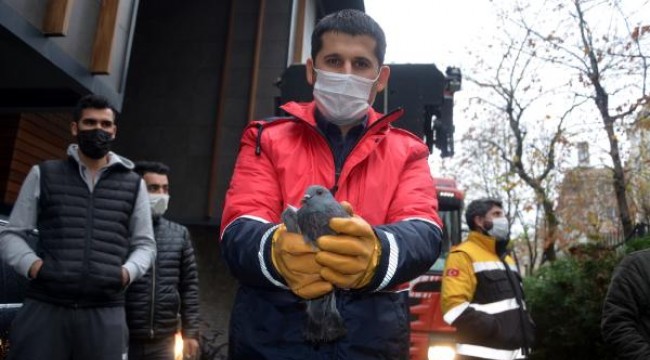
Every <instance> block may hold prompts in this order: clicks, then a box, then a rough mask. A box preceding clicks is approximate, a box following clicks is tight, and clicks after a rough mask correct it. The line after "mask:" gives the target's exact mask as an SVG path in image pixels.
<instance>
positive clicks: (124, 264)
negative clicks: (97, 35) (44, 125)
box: [0, 95, 156, 360]
mask: <svg viewBox="0 0 650 360" xmlns="http://www.w3.org/2000/svg"><path fill="white" fill-rule="evenodd" d="M73 117H74V118H73V122H72V123H71V132H72V135H73V136H75V137H76V138H77V141H78V144H72V145H70V146H69V147H68V151H67V153H68V159H66V160H49V161H45V162H43V163H41V164H39V165H36V166H34V167H33V168H32V169H31V171H30V172H29V174H28V175H27V178H26V179H25V181H24V182H23V186H22V188H21V190H20V194H19V196H18V199H17V200H16V203H15V205H14V208H13V210H12V213H11V216H10V218H9V224H8V226H7V227H6V228H5V229H4V230H3V231H2V232H0V255H1V256H2V260H4V261H5V262H7V263H8V264H9V265H10V266H12V267H13V268H14V270H15V271H17V272H18V273H19V274H22V275H24V276H25V277H27V278H29V279H30V280H31V281H30V282H29V285H28V289H27V293H26V300H25V302H24V304H23V307H22V309H21V310H20V312H19V313H18V315H17V316H16V319H15V320H14V322H13V324H12V329H11V334H10V341H11V349H10V351H9V359H52V360H81V359H96V360H122V359H125V358H126V356H127V346H128V329H127V326H126V321H125V313H124V289H125V287H126V286H127V285H128V284H129V283H131V282H132V281H134V280H135V279H137V278H139V277H141V276H142V275H143V274H144V273H146V271H147V270H148V269H149V267H150V266H151V264H152V261H153V260H154V258H155V254H156V245H155V242H154V238H153V230H152V225H151V211H150V206H149V200H148V196H147V189H146V186H145V184H144V182H143V181H142V179H141V178H140V177H139V176H138V175H137V174H136V173H134V172H133V171H132V169H133V163H132V162H131V161H130V160H128V159H126V158H123V157H121V156H119V155H117V154H115V153H113V152H111V151H110V147H111V143H112V141H113V139H114V138H115V134H116V131H117V126H116V124H115V111H114V110H113V108H112V107H111V105H110V104H109V103H108V101H107V100H106V99H105V98H103V97H101V96H97V95H88V96H86V97H84V98H82V99H81V100H80V101H79V103H78V104H77V107H76V109H75V111H74V114H73ZM30 229H37V230H38V232H39V240H38V242H37V244H36V248H35V249H32V248H30V247H29V246H28V245H27V243H26V242H25V240H24V239H25V230H30Z"/></svg>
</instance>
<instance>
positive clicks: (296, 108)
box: [280, 101, 404, 131]
mask: <svg viewBox="0 0 650 360" xmlns="http://www.w3.org/2000/svg"><path fill="white" fill-rule="evenodd" d="M280 108H281V109H282V110H284V111H286V112H287V113H289V114H290V115H292V116H295V117H296V118H297V119H299V120H302V121H304V122H306V123H308V124H309V125H311V126H317V125H316V117H315V116H316V102H314V101H311V102H307V103H298V102H294V101H290V102H288V103H286V104H284V105H282V106H281V107H280ZM403 113H404V109H402V108H398V109H397V110H394V111H391V112H390V113H388V114H386V115H384V114H382V113H380V112H377V111H375V109H373V108H372V107H370V108H369V109H368V126H367V128H368V129H381V128H383V127H384V126H385V125H388V124H390V123H392V122H393V121H395V120H397V119H399V118H400V117H401V116H402V114H403ZM373 131H377V130H373Z"/></svg>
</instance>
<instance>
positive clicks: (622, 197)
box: [603, 118, 634, 238]
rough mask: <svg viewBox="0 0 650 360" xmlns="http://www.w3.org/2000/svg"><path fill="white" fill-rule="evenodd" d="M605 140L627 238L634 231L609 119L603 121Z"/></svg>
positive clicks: (616, 145)
mask: <svg viewBox="0 0 650 360" xmlns="http://www.w3.org/2000/svg"><path fill="white" fill-rule="evenodd" d="M603 121H604V123H605V130H606V131H607V138H608V139H609V155H610V156H611V158H612V163H613V164H614V184H613V185H614V193H615V194H616V203H617V205H618V213H619V218H620V221H621V225H622V226H623V233H624V236H625V237H626V238H627V237H628V236H630V235H631V234H632V232H633V231H634V224H633V223H632V218H631V217H630V208H629V206H628V204H627V189H626V187H625V172H624V170H623V165H622V162H621V155H620V153H619V151H618V139H617V138H616V134H615V133H614V122H613V121H612V120H611V119H610V118H604V119H603Z"/></svg>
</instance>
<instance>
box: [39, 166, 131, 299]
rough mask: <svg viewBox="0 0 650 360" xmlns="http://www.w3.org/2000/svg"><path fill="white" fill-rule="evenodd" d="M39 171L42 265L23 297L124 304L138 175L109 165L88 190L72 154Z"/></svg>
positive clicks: (40, 254) (40, 168)
mask: <svg viewBox="0 0 650 360" xmlns="http://www.w3.org/2000/svg"><path fill="white" fill-rule="evenodd" d="M39 170H40V177H41V182H40V192H41V194H40V200H39V214H38V231H39V235H40V240H39V241H38V246H37V249H36V251H37V253H38V255H39V256H40V257H41V258H42V259H43V267H42V268H41V270H40V272H39V275H38V277H37V279H36V280H34V281H31V282H30V286H29V288H28V291H27V296H28V297H32V298H35V299H39V300H42V301H46V302H50V303H55V304H60V305H66V306H74V307H77V306H78V307H86V306H111V305H120V304H123V303H124V293H123V289H122V265H123V264H124V262H125V261H126V258H127V255H128V253H129V236H130V233H129V222H130V218H131V214H132V212H133V208H134V205H135V199H136V197H137V194H138V190H139V185H140V177H139V176H138V175H137V174H135V173H134V172H132V171H131V170H129V169H126V168H124V167H122V166H119V165H118V166H112V167H110V168H109V169H107V170H105V172H104V173H103V174H102V176H101V178H100V179H99V180H98V181H97V184H96V185H95V188H94V190H93V192H92V193H91V192H90V191H89V190H88V186H87V185H86V183H85V182H84V181H83V179H82V178H81V175H80V174H79V165H78V164H77V162H76V161H75V160H74V159H72V158H69V159H68V160H51V161H45V162H43V163H42V164H40V165H39Z"/></svg>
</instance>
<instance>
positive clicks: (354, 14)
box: [311, 9, 386, 65]
mask: <svg viewBox="0 0 650 360" xmlns="http://www.w3.org/2000/svg"><path fill="white" fill-rule="evenodd" d="M331 31H332V32H341V33H344V34H348V35H352V36H361V35H367V36H370V37H371V38H373V39H375V42H376V43H377V44H376V45H375V56H377V60H379V65H383V64H384V55H385V54H386V36H385V35H384V30H382V29H381V27H380V26H379V24H377V22H376V21H375V20H373V19H372V18H371V17H370V16H368V15H367V14H366V13H364V12H363V11H360V10H356V9H344V10H341V11H338V12H335V13H332V14H329V15H327V16H325V17H324V18H322V19H321V20H320V21H319V22H318V24H316V27H315V28H314V32H313V33H312V34H311V58H312V60H314V61H316V55H318V52H319V51H320V50H321V49H322V48H323V34H325V33H327V32H331Z"/></svg>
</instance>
